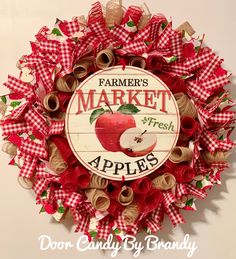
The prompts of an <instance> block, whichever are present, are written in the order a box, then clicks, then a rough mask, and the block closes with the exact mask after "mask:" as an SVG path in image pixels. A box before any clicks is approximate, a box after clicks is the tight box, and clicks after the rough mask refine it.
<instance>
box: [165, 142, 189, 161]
mask: <svg viewBox="0 0 236 259" xmlns="http://www.w3.org/2000/svg"><path fill="white" fill-rule="evenodd" d="M192 157H193V152H192V151H191V150H190V149H189V148H187V147H180V146H177V147H174V148H173V149H172V151H171V154H170V157H169V160H170V161H171V162H172V163H181V162H187V161H190V160H192Z"/></svg>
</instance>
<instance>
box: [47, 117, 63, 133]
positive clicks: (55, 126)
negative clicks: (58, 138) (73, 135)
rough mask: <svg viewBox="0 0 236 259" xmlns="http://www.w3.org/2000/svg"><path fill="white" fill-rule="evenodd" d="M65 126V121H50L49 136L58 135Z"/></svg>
mask: <svg viewBox="0 0 236 259" xmlns="http://www.w3.org/2000/svg"><path fill="white" fill-rule="evenodd" d="M64 126H65V121H64V120H59V121H55V120H53V121H51V125H50V127H49V135H60V134H61V133H62V132H63V130H64Z"/></svg>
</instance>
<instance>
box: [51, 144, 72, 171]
mask: <svg viewBox="0 0 236 259" xmlns="http://www.w3.org/2000/svg"><path fill="white" fill-rule="evenodd" d="M48 153H49V164H50V168H51V169H52V170H53V171H54V172H55V173H56V174H61V173H62V172H64V171H65V170H66V169H67V167H68V166H67V163H66V162H65V160H64V159H63V158H62V156H61V154H60V151H59V150H58V148H57V146H56V145H55V144H54V143H53V142H49V143H48Z"/></svg>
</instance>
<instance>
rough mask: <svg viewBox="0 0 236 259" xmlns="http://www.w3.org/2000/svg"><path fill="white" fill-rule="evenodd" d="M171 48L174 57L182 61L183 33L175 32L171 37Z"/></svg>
mask: <svg viewBox="0 0 236 259" xmlns="http://www.w3.org/2000/svg"><path fill="white" fill-rule="evenodd" d="M171 48H172V53H173V55H174V56H175V57H177V58H178V60H180V59H181V58H182V53H183V41H182V34H181V33H179V32H174V33H173V34H172V35H171Z"/></svg>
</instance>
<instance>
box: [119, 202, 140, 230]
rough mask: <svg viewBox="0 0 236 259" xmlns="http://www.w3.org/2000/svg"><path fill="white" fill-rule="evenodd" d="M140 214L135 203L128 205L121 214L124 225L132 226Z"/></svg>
mask: <svg viewBox="0 0 236 259" xmlns="http://www.w3.org/2000/svg"><path fill="white" fill-rule="evenodd" d="M139 214H140V210H139V206H138V205H137V204H135V203H132V204H130V205H128V206H127V207H126V208H125V209H124V210H123V212H122V218H123V220H124V223H125V224H126V225H132V224H133V223H134V222H135V221H136V220H137V219H138V216H139Z"/></svg>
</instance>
